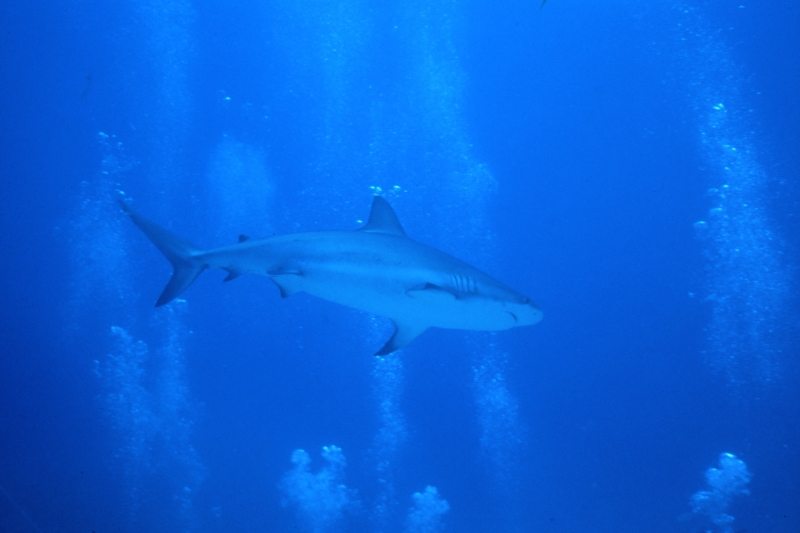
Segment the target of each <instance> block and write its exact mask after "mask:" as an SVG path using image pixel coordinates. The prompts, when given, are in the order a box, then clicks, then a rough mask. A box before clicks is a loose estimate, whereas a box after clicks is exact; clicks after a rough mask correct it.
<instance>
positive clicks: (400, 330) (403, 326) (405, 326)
mask: <svg viewBox="0 0 800 533" xmlns="http://www.w3.org/2000/svg"><path fill="white" fill-rule="evenodd" d="M392 323H393V324H394V335H392V337H391V338H390V339H389V340H388V341H387V342H386V344H384V345H383V348H381V349H380V350H378V351H377V352H376V353H375V355H389V354H390V353H392V352H396V351H397V350H400V349H401V348H405V346H406V345H407V344H408V343H409V342H411V341H413V340H414V339H416V338H417V337H419V335H420V334H421V333H422V332H423V331H425V330H426V329H428V326H426V325H423V324H414V323H412V322H408V323H406V322H398V321H397V320H392Z"/></svg>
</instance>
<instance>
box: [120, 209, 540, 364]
mask: <svg viewBox="0 0 800 533" xmlns="http://www.w3.org/2000/svg"><path fill="white" fill-rule="evenodd" d="M123 209H124V210H125V212H126V213H127V214H128V215H130V217H131V219H132V220H133V222H134V223H135V224H136V225H137V226H138V227H139V228H140V229H141V230H142V231H143V232H144V233H145V234H146V235H147V236H148V237H149V238H150V239H151V240H152V241H153V243H154V244H155V245H156V247H158V249H159V250H161V251H162V252H163V253H164V255H165V256H166V257H167V259H169V260H170V262H171V263H172V265H173V268H174V269H175V272H174V273H173V276H172V279H170V281H169V283H168V284H167V286H166V288H165V289H164V292H163V293H162V294H161V296H160V297H159V299H158V301H157V302H156V305H157V306H160V305H164V304H166V303H168V302H170V301H171V300H173V299H174V298H176V297H178V296H179V295H180V294H181V293H182V292H183V291H184V290H185V289H186V288H187V287H188V286H189V285H191V283H192V282H193V281H194V280H195V279H196V278H197V276H199V275H200V273H201V272H202V271H203V270H205V269H206V268H208V267H216V268H222V269H224V270H227V271H228V277H227V278H226V279H225V281H230V280H232V279H234V278H236V277H238V276H239V275H240V274H245V273H253V274H261V275H265V276H268V277H269V278H270V279H272V281H274V282H275V284H276V285H277V286H278V288H279V289H280V291H281V296H283V297H287V296H290V295H292V294H294V293H297V292H307V293H309V294H312V295H314V296H317V297H320V298H323V299H325V300H329V301H332V302H336V303H339V304H343V305H346V306H349V307H353V308H355V309H360V310H362V311H367V312H369V313H374V314H377V315H382V316H385V317H388V318H390V319H391V320H392V321H393V322H394V325H395V333H394V335H392V337H391V338H390V339H389V341H388V342H387V343H386V345H384V347H383V348H381V350H379V351H378V352H377V354H376V355H385V354H388V353H391V352H393V351H395V350H399V349H400V348H402V347H404V346H405V345H407V344H408V343H409V342H411V341H412V340H414V339H415V338H416V337H417V336H418V335H419V334H420V333H422V332H423V331H425V330H426V329H428V328H429V327H440V328H452V329H466V330H480V331H497V330H504V329H509V328H512V327H515V326H525V325H530V324H535V323H536V322H538V321H539V320H541V317H542V312H541V310H540V309H539V308H538V307H536V305H535V304H534V303H533V302H531V301H530V300H529V299H528V298H527V297H525V296H523V295H522V294H519V293H518V292H516V291H514V290H512V289H510V288H509V287H507V286H505V285H503V284H502V283H500V282H499V281H497V280H495V279H494V278H492V277H491V276H489V275H488V274H485V273H484V272H481V271H480V270H478V269H477V268H475V267H473V266H471V265H469V264H467V263H465V262H463V261H460V260H459V259H456V258H455V257H452V256H450V255H448V254H446V253H444V252H441V251H439V250H436V249H435V248H432V247H430V246H427V245H425V244H422V243H419V242H416V241H413V240H411V239H409V238H408V237H406V235H405V232H404V231H403V228H402V227H401V225H400V222H399V221H398V219H397V216H396V215H395V213H394V211H393V210H392V208H391V207H390V206H389V204H388V203H387V202H386V200H384V199H383V198H381V197H379V196H376V197H375V199H374V201H373V204H372V212H371V213H370V218H369V221H368V222H367V224H366V225H365V226H364V227H363V228H361V229H359V230H356V231H323V232H314V233H294V234H290V235H279V236H275V237H269V238H266V239H249V238H247V237H245V236H241V237H240V238H239V242H238V243H237V244H233V245H230V246H224V247H222V248H216V249H213V250H208V251H204V250H201V249H199V248H197V247H195V246H193V245H192V244H190V243H188V242H186V241H184V240H183V239H181V238H180V237H178V236H177V235H175V234H174V233H172V232H170V231H168V230H166V229H164V228H162V227H160V226H158V225H157V224H155V223H154V222H151V221H150V220H148V219H146V218H144V217H142V216H141V215H139V214H138V213H136V212H134V211H133V210H131V209H130V208H129V207H128V206H127V205H125V204H123Z"/></svg>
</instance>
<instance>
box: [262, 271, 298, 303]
mask: <svg viewBox="0 0 800 533" xmlns="http://www.w3.org/2000/svg"><path fill="white" fill-rule="evenodd" d="M267 274H268V275H269V277H270V279H271V280H272V281H273V282H275V285H277V286H278V288H279V289H280V290H281V298H288V297H289V296H291V295H292V294H295V293H297V292H301V291H302V290H303V289H302V286H301V283H302V281H303V273H302V272H300V271H299V270H290V269H279V270H273V271H271V272H268V273H267Z"/></svg>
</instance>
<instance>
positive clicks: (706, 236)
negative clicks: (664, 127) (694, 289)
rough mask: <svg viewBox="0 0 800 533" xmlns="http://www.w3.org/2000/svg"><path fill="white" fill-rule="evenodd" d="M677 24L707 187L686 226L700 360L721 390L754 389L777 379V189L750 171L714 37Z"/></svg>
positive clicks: (763, 174)
mask: <svg viewBox="0 0 800 533" xmlns="http://www.w3.org/2000/svg"><path fill="white" fill-rule="evenodd" d="M681 15H682V20H684V21H685V23H683V24H682V25H681V28H682V31H681V39H682V41H683V42H685V43H688V44H687V49H686V52H687V54H690V56H689V57H688V58H687V60H686V65H687V66H686V68H687V69H688V70H689V72H688V75H687V77H688V78H689V79H690V84H691V87H692V91H691V94H692V97H693V99H694V102H693V103H694V106H695V112H696V114H697V117H698V132H699V139H700V149H701V155H702V157H703V158H704V160H705V162H706V165H707V166H706V169H707V173H708V175H709V179H710V180H711V182H712V184H713V186H712V187H711V188H709V189H708V198H709V201H710V202H711V208H710V209H709V212H708V216H707V218H705V219H704V220H700V221H698V222H696V223H695V224H694V227H695V230H696V233H697V235H698V237H699V238H700V239H701V240H702V242H704V243H705V245H706V246H705V251H706V257H707V282H708V289H707V290H708V293H707V300H708V302H709V303H710V304H711V322H710V324H709V325H708V329H707V331H708V349H707V351H706V354H707V357H708V360H709V363H710V364H711V365H712V366H713V367H714V368H716V369H717V370H718V371H720V372H721V373H722V374H723V375H724V376H726V378H727V381H728V383H729V384H730V385H732V386H744V385H748V384H750V385H760V386H764V385H768V384H769V383H771V382H773V381H774V380H775V379H777V378H778V377H779V376H780V374H781V359H782V357H783V351H784V348H785V345H786V336H787V334H788V330H787V327H788V326H787V323H788V320H787V319H788V316H787V314H788V311H787V309H788V295H789V294H790V293H791V291H792V289H793V284H792V282H791V274H790V272H791V267H790V266H789V265H788V264H787V263H786V259H785V256H784V255H783V243H782V240H781V238H780V237H779V234H778V229H777V227H776V223H775V220H774V217H773V216H771V214H770V209H769V198H770V194H772V193H771V192H770V188H771V187H772V186H774V185H777V183H778V180H776V179H774V178H773V177H771V176H770V175H769V174H768V173H767V171H766V170H765V169H764V167H763V166H762V165H761V164H760V162H759V157H760V155H759V144H758V143H757V142H756V139H755V136H754V135H755V134H754V132H753V131H752V126H751V122H752V120H753V118H752V116H753V115H752V113H753V109H751V108H750V107H749V104H748V102H747V100H748V98H746V97H745V96H744V95H743V94H742V90H741V86H742V85H743V82H742V80H743V74H741V73H740V68H739V67H738V66H737V65H736V64H735V63H734V61H733V60H732V58H731V53H730V51H729V50H728V47H727V46H726V44H725V43H724V41H722V39H721V37H720V35H719V33H717V32H711V31H707V30H704V29H703V28H704V26H705V22H704V21H703V19H702V17H701V16H700V14H699V13H698V11H697V10H696V9H688V8H681Z"/></svg>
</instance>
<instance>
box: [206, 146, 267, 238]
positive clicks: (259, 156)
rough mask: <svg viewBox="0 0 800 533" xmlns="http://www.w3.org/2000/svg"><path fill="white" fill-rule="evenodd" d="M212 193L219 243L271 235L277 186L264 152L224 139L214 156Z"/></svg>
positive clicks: (210, 196)
mask: <svg viewBox="0 0 800 533" xmlns="http://www.w3.org/2000/svg"><path fill="white" fill-rule="evenodd" d="M208 192H209V205H210V206H211V211H212V212H213V213H215V215H216V216H217V218H218V222H217V223H215V224H213V227H214V228H215V230H216V231H217V233H218V235H215V237H216V238H217V239H218V240H219V242H223V243H224V242H229V241H231V239H234V238H235V237H236V236H237V235H239V234H240V233H246V232H250V231H257V232H258V233H257V234H254V235H252V236H253V237H260V236H264V235H269V234H270V233H271V228H270V220H269V219H270V213H271V211H272V206H273V200H274V195H275V186H274V184H273V181H272V179H271V176H270V173H269V169H268V166H267V161H266V156H265V155H264V153H263V152H262V151H261V150H259V149H257V148H255V147H253V146H250V145H248V144H245V143H243V142H240V141H237V140H236V139H234V138H233V137H232V136H230V135H223V137H222V140H221V141H220V142H219V144H218V145H217V147H216V149H215V150H214V152H213V154H212V155H211V164H210V166H209V171H208Z"/></svg>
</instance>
